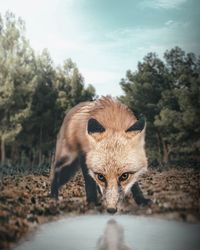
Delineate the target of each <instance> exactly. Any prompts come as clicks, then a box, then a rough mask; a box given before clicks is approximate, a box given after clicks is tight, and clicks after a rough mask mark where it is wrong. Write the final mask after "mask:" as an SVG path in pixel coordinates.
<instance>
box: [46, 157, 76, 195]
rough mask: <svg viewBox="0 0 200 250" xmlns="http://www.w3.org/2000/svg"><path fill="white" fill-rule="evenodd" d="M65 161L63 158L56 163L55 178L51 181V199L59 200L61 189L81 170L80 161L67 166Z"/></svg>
mask: <svg viewBox="0 0 200 250" xmlns="http://www.w3.org/2000/svg"><path fill="white" fill-rule="evenodd" d="M64 161H65V159H64V158H61V159H60V160H59V161H57V162H56V163H55V166H54V168H55V169H54V173H53V178H52V180H51V197H53V198H55V199H58V193H59V188H60V187H61V186H63V185H64V184H66V183H67V182H68V181H69V180H70V178H71V177H72V176H74V174H75V173H76V171H77V170H78V168H79V159H78V158H76V159H75V160H74V161H73V162H72V163H71V164H68V165H65V164H64Z"/></svg>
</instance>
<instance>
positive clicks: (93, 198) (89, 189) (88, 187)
mask: <svg viewBox="0 0 200 250" xmlns="http://www.w3.org/2000/svg"><path fill="white" fill-rule="evenodd" d="M79 159H80V165H81V170H82V173H83V177H84V180H85V192H86V197H87V202H88V203H89V204H92V203H93V204H95V205H97V204H98V201H97V185H96V182H95V181H94V180H93V179H92V177H91V176H90V175H89V173H88V168H87V165H86V163H85V156H84V155H83V154H80V156H79Z"/></svg>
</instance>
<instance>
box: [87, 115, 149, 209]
mask: <svg viewBox="0 0 200 250" xmlns="http://www.w3.org/2000/svg"><path fill="white" fill-rule="evenodd" d="M87 133H88V138H89V142H90V150H89V152H88V153H87V155H86V163H87V166H88V169H89V174H90V175H91V176H92V178H93V179H94V180H95V181H96V183H97V185H98V186H99V189H100V191H101V194H102V195H103V201H104V203H105V206H106V208H107V211H108V212H110V213H114V212H116V211H117V206H118V202H119V201H120V200H121V199H123V197H124V196H125V194H126V193H127V192H128V191H129V190H130V189H131V187H132V185H133V184H134V183H135V182H136V181H137V179H138V177H139V175H141V174H142V173H143V172H145V171H146V170H147V158H146V154H145V149H144V137H145V120H144V119H143V118H141V119H140V120H138V121H136V122H134V124H132V125H131V126H130V127H129V128H128V129H126V130H124V131H121V130H120V131H119V130H113V129H111V128H107V129H106V128H105V127H104V126H103V125H102V124H100V123H99V122H98V121H97V120H96V119H94V118H91V119H89V121H88V126H87Z"/></svg>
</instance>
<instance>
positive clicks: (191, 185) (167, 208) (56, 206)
mask: <svg viewBox="0 0 200 250" xmlns="http://www.w3.org/2000/svg"><path fill="white" fill-rule="evenodd" d="M199 179H200V172H199V171H194V170H184V171H183V170H182V171H178V170H174V169H171V170H169V171H164V172H158V171H152V170H151V171H149V172H148V173H147V174H146V175H145V176H143V177H142V178H141V181H140V182H141V184H140V185H141V188H142V190H143V192H144V194H145V196H146V197H148V198H150V199H152V201H153V204H151V206H150V207H147V208H141V207H138V206H137V205H136V204H135V203H134V201H133V199H132V198H131V197H127V199H126V200H125V201H124V202H123V204H122V205H121V211H120V213H128V214H134V215H145V216H156V217H160V218H166V219H173V220H181V221H187V222H191V223H199V222H200V206H199V187H200V183H199ZM100 212H101V213H102V212H104V208H103V206H101V205H99V206H98V207H91V206H90V207H89V206H88V205H87V203H86V201H85V190H84V183H83V179H82V175H81V173H78V174H77V175H76V176H75V177H74V178H73V179H72V180H71V181H70V182H69V183H68V184H66V185H65V186H64V187H63V188H62V189H61V191H60V197H59V201H57V202H56V201H55V200H53V199H51V198H50V197H49V177H48V176H47V175H27V176H19V175H18V176H6V177H4V178H3V179H2V180H1V183H0V248H6V247H9V246H11V245H12V244H13V243H16V242H17V241H18V240H19V239H20V238H21V237H22V236H23V235H25V234H26V233H27V232H29V231H30V230H31V229H33V228H35V227H36V226H37V225H38V224H41V223H44V222H47V221H50V220H55V219H57V218H58V217H60V216H63V215H66V214H68V215H78V214H86V213H87V214H91V213H92V214H98V213H100Z"/></svg>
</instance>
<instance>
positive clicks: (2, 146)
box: [1, 136, 6, 165]
mask: <svg viewBox="0 0 200 250" xmlns="http://www.w3.org/2000/svg"><path fill="white" fill-rule="evenodd" d="M5 160H6V152H5V139H4V138H3V136H1V165H3V164H5Z"/></svg>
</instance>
